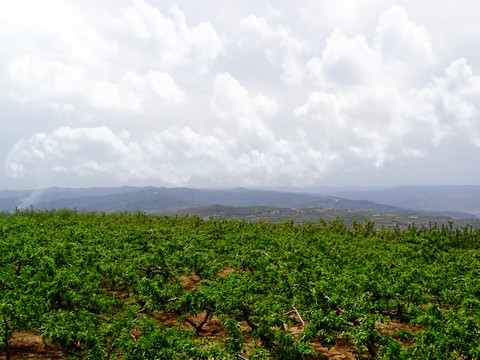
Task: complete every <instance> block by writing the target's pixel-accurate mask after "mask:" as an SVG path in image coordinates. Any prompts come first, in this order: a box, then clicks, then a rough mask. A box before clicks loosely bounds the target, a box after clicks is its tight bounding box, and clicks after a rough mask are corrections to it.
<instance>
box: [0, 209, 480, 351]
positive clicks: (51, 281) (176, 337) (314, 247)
mask: <svg viewBox="0 0 480 360" xmlns="http://www.w3.org/2000/svg"><path fill="white" fill-rule="evenodd" d="M348 225H349V226H346V225H344V224H343V223H342V222H341V221H338V220H337V221H332V222H328V223H326V222H318V223H305V224H301V225H296V224H295V223H294V222H293V221H291V220H286V221H284V222H282V223H278V224H272V223H268V222H246V221H240V220H224V219H213V218H212V219H210V220H203V219H201V218H200V217H197V216H193V217H188V216H184V217H168V216H147V215H145V214H144V213H134V214H129V213H111V214H105V213H100V214H96V213H85V214H81V213H77V212H74V211H68V210H61V211H48V212H37V211H33V210H29V211H17V212H15V213H14V214H7V213H3V214H1V215H0V317H1V319H0V349H3V358H7V359H8V358H12V359H13V358H20V357H19V349H18V347H17V345H18V344H17V343H16V342H15V341H14V340H15V339H16V338H18V334H19V333H21V334H31V335H32V336H38V337H41V338H42V339H43V341H44V347H46V348H51V349H55V351H56V354H57V356H59V357H58V358H65V359H67V358H77V359H250V360H253V359H316V358H319V359H322V358H336V359H354V358H375V359H478V358H480V230H475V229H473V228H471V227H464V228H463V229H458V228H455V227H454V226H453V224H447V225H443V226H441V227H439V226H429V227H418V228H417V227H414V226H410V227H406V228H400V227H396V228H392V229H388V228H383V229H378V228H376V227H375V226H374V225H375V224H374V223H373V222H368V221H367V222H362V223H361V224H360V223H358V222H353V224H348ZM350 225H351V226H350ZM34 358H40V357H35V356H34Z"/></svg>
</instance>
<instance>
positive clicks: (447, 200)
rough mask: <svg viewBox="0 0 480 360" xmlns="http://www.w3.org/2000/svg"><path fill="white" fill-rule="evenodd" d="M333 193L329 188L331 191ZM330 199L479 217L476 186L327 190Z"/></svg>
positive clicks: (479, 197) (479, 191) (478, 189)
mask: <svg viewBox="0 0 480 360" xmlns="http://www.w3.org/2000/svg"><path fill="white" fill-rule="evenodd" d="M332 190H333V189H332ZM330 194H331V195H332V196H339V197H343V198H347V199H352V200H360V199H362V200H369V201H372V202H376V203H379V204H385V205H391V206H398V207H401V208H403V209H408V210H416V211H426V212H430V213H444V214H451V215H452V216H458V215H459V213H460V214H461V213H467V214H469V215H470V216H480V186H478V185H472V186H453V185H441V186H402V187H397V188H384V189H371V190H365V191H362V190H347V191H335V190H333V191H331V192H330Z"/></svg>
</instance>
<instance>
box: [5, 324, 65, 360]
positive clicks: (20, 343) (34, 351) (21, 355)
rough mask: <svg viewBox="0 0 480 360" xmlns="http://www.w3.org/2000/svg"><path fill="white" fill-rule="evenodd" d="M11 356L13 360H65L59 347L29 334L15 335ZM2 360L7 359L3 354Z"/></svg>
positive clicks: (17, 333)
mask: <svg viewBox="0 0 480 360" xmlns="http://www.w3.org/2000/svg"><path fill="white" fill-rule="evenodd" d="M9 344H10V355H11V359H12V360H19V359H35V360H58V359H65V357H64V356H63V354H62V351H61V349H60V347H59V346H56V345H52V344H49V343H48V342H47V343H45V344H44V342H43V340H42V338H41V336H40V335H36V334H32V333H28V332H24V331H21V332H16V333H13V336H12V338H11V339H10V341H9ZM1 354H2V355H0V360H4V359H6V357H5V354H4V352H3V351H2V352H1Z"/></svg>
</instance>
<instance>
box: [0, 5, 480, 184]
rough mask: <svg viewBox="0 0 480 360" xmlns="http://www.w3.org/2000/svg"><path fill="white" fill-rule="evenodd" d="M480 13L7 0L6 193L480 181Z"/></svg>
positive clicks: (1, 36) (0, 175)
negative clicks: (50, 188)
mask: <svg viewBox="0 0 480 360" xmlns="http://www.w3.org/2000/svg"><path fill="white" fill-rule="evenodd" d="M478 14H480V3H479V2H478V1H477V0H457V1H438V0H424V1H421V2H420V1H413V0H412V1H409V0H405V1H402V0H398V1H396V2H391V1H389V0H331V1H330V0H328V1H316V0H297V1H286V0H276V1H274V0H271V1H270V2H267V1H259V0H242V1H222V0H204V1H191V0H188V1H187V0H185V1H169V0H109V1H93V0H82V1H68V0H67V1H66V0H47V1H37V0H5V1H1V2H0V44H1V46H0V161H1V167H0V189H22V188H23V189H25V188H42V187H48V186H68V187H71V186H72V187H90V186H117V185H124V184H128V185H155V186H158V185H166V186H192V187H218V186H222V187H223V186H263V187H266V186H290V185H292V186H297V187H303V186H325V185H400V184H480V50H479V45H480V27H479V26H478Z"/></svg>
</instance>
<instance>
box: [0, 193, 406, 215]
mask: <svg viewBox="0 0 480 360" xmlns="http://www.w3.org/2000/svg"><path fill="white" fill-rule="evenodd" d="M9 195H10V196H9V197H3V198H1V197H0V210H2V211H12V210H14V209H15V207H18V208H29V207H33V208H35V209H59V208H69V209H77V210H80V211H107V212H108V211H121V210H126V211H136V210H141V211H145V212H147V213H158V212H161V211H169V210H180V209H185V208H192V207H201V206H208V205H213V204H216V205H224V206H277V207H286V208H305V207H315V208H327V209H366V210H375V211H380V212H383V211H402V209H400V208H397V207H393V206H389V205H379V204H375V203H373V202H370V201H363V200H347V199H341V198H338V197H333V196H325V195H318V194H300V193H291V192H279V191H270V190H252V189H243V188H238V189H230V190H208V189H191V188H155V187H146V188H105V189H102V188H94V189H58V188H49V189H44V190H37V191H31V192H24V191H21V192H20V193H18V195H17V196H12V195H15V193H14V192H11V191H10V192H9Z"/></svg>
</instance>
